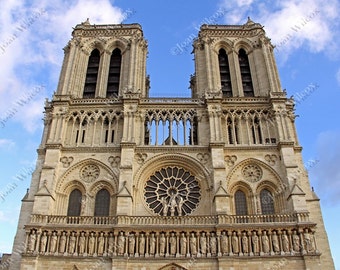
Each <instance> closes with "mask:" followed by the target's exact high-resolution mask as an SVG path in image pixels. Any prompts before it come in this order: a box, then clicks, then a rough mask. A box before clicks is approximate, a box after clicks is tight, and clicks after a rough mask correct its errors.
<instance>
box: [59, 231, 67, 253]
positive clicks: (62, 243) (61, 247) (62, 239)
mask: <svg viewBox="0 0 340 270" xmlns="http://www.w3.org/2000/svg"><path fill="white" fill-rule="evenodd" d="M65 248H66V234H65V232H63V233H62V235H61V236H60V240H59V252H60V253H64V252H65Z"/></svg>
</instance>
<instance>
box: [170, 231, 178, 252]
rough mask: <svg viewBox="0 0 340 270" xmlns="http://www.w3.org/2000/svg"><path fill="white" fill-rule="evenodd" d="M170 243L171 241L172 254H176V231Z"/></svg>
mask: <svg viewBox="0 0 340 270" xmlns="http://www.w3.org/2000/svg"><path fill="white" fill-rule="evenodd" d="M169 243H170V255H175V254H176V244H177V241H176V236H175V234H174V233H171V235H170V239H169Z"/></svg>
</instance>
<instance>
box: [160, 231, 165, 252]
mask: <svg viewBox="0 0 340 270" xmlns="http://www.w3.org/2000/svg"><path fill="white" fill-rule="evenodd" d="M165 241H166V240H165V236H164V233H161V236H160V238H159V254H160V255H161V256H163V255H164V253H165Z"/></svg>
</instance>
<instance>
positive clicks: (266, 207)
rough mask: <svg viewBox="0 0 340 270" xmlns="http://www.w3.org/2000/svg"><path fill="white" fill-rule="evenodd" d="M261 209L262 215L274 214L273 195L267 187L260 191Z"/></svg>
mask: <svg viewBox="0 0 340 270" xmlns="http://www.w3.org/2000/svg"><path fill="white" fill-rule="evenodd" d="M260 199H261V210H262V214H263V215H272V214H275V209H274V200H273V195H272V194H271V192H270V191H269V190H268V189H263V190H261V192H260Z"/></svg>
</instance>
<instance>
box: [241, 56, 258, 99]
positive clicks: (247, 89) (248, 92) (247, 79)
mask: <svg viewBox="0 0 340 270" xmlns="http://www.w3.org/2000/svg"><path fill="white" fill-rule="evenodd" d="M238 61H239V64H240V71H241V79H242V86H243V94H244V96H245V97H253V96H254V88H253V83H252V80H251V73H250V66H249V60H248V55H247V53H246V52H245V50H243V49H240V50H239V54H238Z"/></svg>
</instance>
